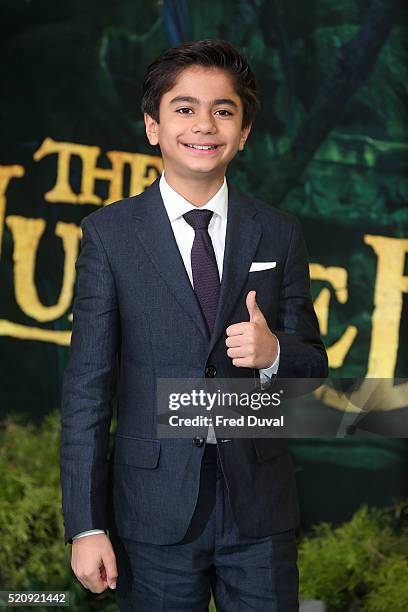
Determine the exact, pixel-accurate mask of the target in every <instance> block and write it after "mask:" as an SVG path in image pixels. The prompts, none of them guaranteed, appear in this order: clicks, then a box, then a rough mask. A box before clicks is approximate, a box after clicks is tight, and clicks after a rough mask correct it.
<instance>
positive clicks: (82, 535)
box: [72, 529, 105, 541]
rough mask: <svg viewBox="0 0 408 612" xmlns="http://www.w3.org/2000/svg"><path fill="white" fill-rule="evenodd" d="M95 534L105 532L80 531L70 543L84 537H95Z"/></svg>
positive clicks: (100, 530)
mask: <svg viewBox="0 0 408 612" xmlns="http://www.w3.org/2000/svg"><path fill="white" fill-rule="evenodd" d="M97 533H105V531H104V530H103V529H90V530H89V531H81V533H77V534H76V535H74V536H73V537H72V541H74V540H76V539H77V538H83V537H84V536H88V535H95V534H97Z"/></svg>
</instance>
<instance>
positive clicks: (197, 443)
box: [193, 436, 205, 446]
mask: <svg viewBox="0 0 408 612" xmlns="http://www.w3.org/2000/svg"><path fill="white" fill-rule="evenodd" d="M204 442H205V439H204V438H203V437H202V436H196V437H195V438H193V446H202V445H203V444H204Z"/></svg>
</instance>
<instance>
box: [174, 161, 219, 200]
mask: <svg viewBox="0 0 408 612" xmlns="http://www.w3.org/2000/svg"><path fill="white" fill-rule="evenodd" d="M164 177H165V179H166V182H167V183H168V184H169V185H170V187H171V188H172V189H174V191H177V193H178V194H179V195H181V196H182V197H183V198H184V199H185V200H187V202H190V204H193V206H197V207H200V206H204V204H207V202H209V201H210V200H211V198H212V197H213V196H215V194H216V193H217V191H219V189H220V187H221V185H222V184H223V182H224V175H220V176H216V177H208V176H206V177H202V178H200V179H199V180H197V179H195V178H188V177H178V176H176V175H173V174H172V173H171V172H170V173H169V172H168V171H167V170H165V173H164Z"/></svg>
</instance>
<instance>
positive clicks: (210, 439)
mask: <svg viewBox="0 0 408 612" xmlns="http://www.w3.org/2000/svg"><path fill="white" fill-rule="evenodd" d="M159 187H160V193H161V196H162V198H163V203H164V207H165V209H166V212H167V215H168V217H169V221H170V224H171V229H172V230H173V233H174V238H175V240H176V243H177V246H178V248H179V251H180V255H181V257H182V259H183V262H184V266H185V268H186V271H187V274H188V277H189V279H190V282H191V284H192V286H193V287H194V283H193V272H192V269H191V248H192V246H193V242H194V236H195V231H194V229H193V228H192V227H191V225H189V224H188V223H187V221H186V220H185V219H184V217H183V215H184V214H185V213H186V212H188V211H190V210H195V209H196V208H197V207H196V206H194V204H191V203H190V202H188V201H187V200H186V199H185V198H183V196H181V195H180V194H179V193H177V191H174V189H172V187H170V185H169V184H168V182H167V181H166V179H165V176H164V171H163V173H162V175H161V178H160V183H159ZM204 209H207V210H212V211H213V213H214V214H213V216H212V217H211V220H210V223H209V225H208V233H209V235H210V238H211V241H212V243H213V247H214V253H215V259H216V261H217V267H218V274H219V277H220V282H221V280H222V268H223V264H224V249H225V236H226V233H227V214H228V186H227V181H226V179H225V177H224V182H223V184H222V185H221V187H220V188H219V190H218V191H217V193H216V194H215V195H213V197H212V198H211V200H209V201H208V202H207V204H204V206H200V210H204ZM225 350H227V347H225ZM279 356H280V347H279V341H278V356H277V358H276V360H275V361H274V363H273V364H272V365H271V366H269V367H268V368H263V369H262V370H259V374H260V379H261V383H262V381H263V382H267V381H268V380H269V379H270V378H271V376H272V375H273V374H276V372H277V371H278V367H279ZM207 443H209V444H217V439H216V437H215V432H214V428H213V426H212V425H211V426H210V427H209V429H208V436H207ZM95 533H105V532H104V531H103V530H101V529H92V530H91V531H84V532H81V533H79V534H77V535H76V536H74V537H73V538H72V539H73V540H75V539H76V538H81V537H83V536H87V535H93V534H95Z"/></svg>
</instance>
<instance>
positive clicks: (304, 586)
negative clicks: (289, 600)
mask: <svg viewBox="0 0 408 612" xmlns="http://www.w3.org/2000/svg"><path fill="white" fill-rule="evenodd" d="M406 509H407V507H406V506H405V510H406ZM400 510H401V508H400ZM403 515H404V507H403V506H402V512H401V513H400V516H399V520H398V521H397V522H396V521H395V519H393V518H392V517H391V516H390V513H389V512H386V511H380V510H377V509H369V508H367V507H366V506H363V507H362V508H360V509H359V510H358V511H357V512H356V513H355V515H354V516H353V518H352V519H351V521H349V522H348V523H344V524H343V525H340V526H339V527H337V528H333V527H332V526H330V525H329V524H327V523H322V524H320V525H317V526H316V527H314V529H313V533H312V535H311V536H310V537H306V538H304V539H303V541H302V542H301V543H300V546H299V572H300V585H301V597H303V598H305V599H307V598H310V599H321V600H323V601H324V602H325V603H326V605H327V609H328V611H329V612H346V611H360V610H361V611H364V612H391V611H392V612H406V610H408V531H407V529H406V527H404V525H403V524H402V523H403V521H402V519H401V516H403ZM396 523H399V524H396Z"/></svg>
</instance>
